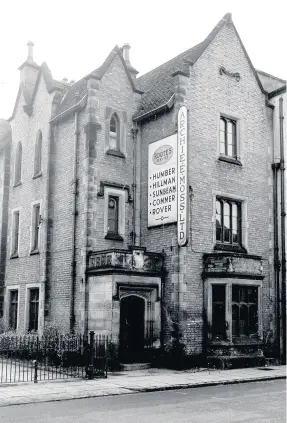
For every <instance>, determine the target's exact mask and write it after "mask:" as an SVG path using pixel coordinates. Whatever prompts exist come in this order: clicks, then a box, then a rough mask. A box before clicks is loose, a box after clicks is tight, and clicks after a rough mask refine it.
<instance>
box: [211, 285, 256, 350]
mask: <svg viewBox="0 0 287 423" xmlns="http://www.w3.org/2000/svg"><path fill="white" fill-rule="evenodd" d="M214 285H225V304H226V307H225V321H226V337H225V339H215V338H213V326H212V324H213V319H212V313H213V309H212V305H213V299H212V287H213V286H214ZM234 285H239V286H241V287H242V286H246V287H257V295H258V298H257V315H258V332H257V336H256V337H241V338H240V337H234V336H233V335H232V325H233V323H232V287H233V286H234ZM205 307H206V310H207V321H208V327H209V330H208V341H209V342H211V343H215V344H216V343H228V344H233V345H236V344H248V343H250V344H252V343H260V342H262V339H263V316H262V280H249V279H236V278H234V279H231V278H226V279H225V278H224V280H223V279H222V278H216V279H215V278H210V279H208V280H206V285H205Z"/></svg>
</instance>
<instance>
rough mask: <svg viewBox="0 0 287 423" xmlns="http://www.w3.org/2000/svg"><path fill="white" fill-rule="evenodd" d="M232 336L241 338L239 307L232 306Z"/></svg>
mask: <svg viewBox="0 0 287 423" xmlns="http://www.w3.org/2000/svg"><path fill="white" fill-rule="evenodd" d="M232 336H239V306H238V305H237V304H233V305H232Z"/></svg>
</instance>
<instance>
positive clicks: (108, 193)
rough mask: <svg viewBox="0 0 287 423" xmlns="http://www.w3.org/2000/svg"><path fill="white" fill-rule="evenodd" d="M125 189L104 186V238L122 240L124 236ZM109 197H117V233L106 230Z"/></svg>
mask: <svg viewBox="0 0 287 423" xmlns="http://www.w3.org/2000/svg"><path fill="white" fill-rule="evenodd" d="M126 195H127V194H126V190H125V189H119V188H112V187H109V186H104V202H105V204H104V236H105V239H112V240H116V241H123V240H124V237H125V203H126ZM109 197H117V198H118V233H117V234H113V233H111V232H109V230H108V205H109Z"/></svg>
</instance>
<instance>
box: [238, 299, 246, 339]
mask: <svg viewBox="0 0 287 423" xmlns="http://www.w3.org/2000/svg"><path fill="white" fill-rule="evenodd" d="M239 335H240V336H241V335H248V307H247V305H245V304H242V305H241V306H240V309H239Z"/></svg>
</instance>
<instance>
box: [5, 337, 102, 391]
mask: <svg viewBox="0 0 287 423" xmlns="http://www.w3.org/2000/svg"><path fill="white" fill-rule="evenodd" d="M109 348H110V340H109V338H108V337H107V336H105V335H96V336H95V334H94V332H90V333H89V335H82V334H76V335H74V334H73V335H72V334H67V335H58V336H42V337H40V336H37V335H33V334H28V335H17V334H11V333H10V334H7V335H6V334H1V335H0V383H5V382H8V383H15V382H35V383H36V382H37V381H39V380H54V379H67V378H71V377H72V378H77V377H78V378H89V379H92V378H94V377H107V360H108V352H109Z"/></svg>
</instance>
